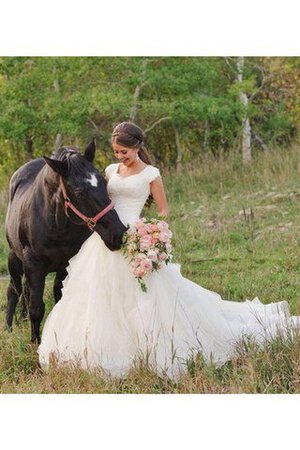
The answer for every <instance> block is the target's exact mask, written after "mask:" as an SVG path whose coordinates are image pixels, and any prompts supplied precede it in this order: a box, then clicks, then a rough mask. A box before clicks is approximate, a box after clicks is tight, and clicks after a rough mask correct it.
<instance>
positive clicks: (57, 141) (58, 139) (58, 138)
mask: <svg viewBox="0 0 300 450" xmlns="http://www.w3.org/2000/svg"><path fill="white" fill-rule="evenodd" d="M61 147H62V135H61V134H60V133H57V135H56V138H55V151H56V150H58V149H59V148H61Z"/></svg>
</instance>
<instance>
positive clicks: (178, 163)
mask: <svg viewBox="0 0 300 450" xmlns="http://www.w3.org/2000/svg"><path fill="white" fill-rule="evenodd" d="M174 133H175V143H176V154H177V158H176V172H180V171H181V169H182V149H181V146H180V140H179V133H178V130H177V128H176V127H175V126H174Z"/></svg>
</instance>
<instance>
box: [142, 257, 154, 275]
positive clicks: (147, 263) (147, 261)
mask: <svg viewBox="0 0 300 450" xmlns="http://www.w3.org/2000/svg"><path fill="white" fill-rule="evenodd" d="M141 268H142V269H144V270H145V271H146V272H149V271H150V270H152V261H151V260H150V259H148V258H146V259H144V260H143V261H142V262H141Z"/></svg>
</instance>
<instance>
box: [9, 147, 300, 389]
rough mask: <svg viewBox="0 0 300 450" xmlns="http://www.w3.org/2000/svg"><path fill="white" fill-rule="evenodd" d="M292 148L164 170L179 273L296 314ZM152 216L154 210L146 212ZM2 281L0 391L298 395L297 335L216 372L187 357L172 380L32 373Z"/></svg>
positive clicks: (28, 349) (145, 372) (299, 154)
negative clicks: (281, 304)
mask: <svg viewBox="0 0 300 450" xmlns="http://www.w3.org/2000/svg"><path fill="white" fill-rule="evenodd" d="M299 173H300V149H299V148H292V149H290V150H288V151H286V150H284V151H283V150H277V151H274V152H272V153H268V154H264V155H259V157H257V159H255V160H254V161H253V163H252V164H251V165H249V166H248V167H241V165H240V163H239V160H238V158H237V157H236V156H235V155H233V156H232V157H231V158H230V159H227V160H225V159H224V160H222V161H214V160H210V159H207V160H203V159H202V160H200V159H199V160H198V161H194V162H193V165H192V166H191V167H188V166H187V165H186V166H184V167H183V168H182V171H181V173H174V172H165V174H164V180H165V186H166V191H167V196H168V200H169V204H170V210H171V216H170V219H169V222H170V226H171V228H172V230H173V232H174V261H175V262H180V263H181V271H182V274H183V275H184V276H185V277H187V278H189V279H191V280H193V281H194V282H196V283H198V284H200V285H202V286H204V287H206V288H208V289H211V290H213V291H216V292H218V293H220V294H221V296H222V297H223V298H224V299H228V300H235V301H241V300H244V299H246V298H248V299H252V298H254V297H256V296H258V297H259V298H260V299H261V301H263V302H264V303H269V302H276V301H279V300H287V301H288V302H289V304H290V308H291V312H292V314H293V315H300V299H299V291H300V289H299V268H300V258H299V256H300V255H299V240H300V239H299V230H300V219H299V199H300V186H299ZM6 201H7V194H6V193H3V194H2V195H1V196H0V218H1V225H0V274H2V275H5V274H6V271H7V269H6V260H7V246H6V241H5V236H4V227H3V223H4V213H5V208H6ZM147 214H148V215H153V214H155V213H154V210H152V211H147ZM52 280H53V277H51V276H49V277H48V279H47V282H46V292H45V301H46V307H47V313H48V312H49V311H50V309H51V308H52V305H53V298H52ZM7 284H8V279H7V278H5V277H4V278H3V277H2V278H1V279H0V314H1V322H0V323H1V329H0V386H1V387H0V390H1V392H6V393H7V392H9V393H12V392H15V393H25V392H26V393H33V392H34V393H39V392H43V393H93V392H97V393H299V392H300V345H299V344H300V342H299V339H298V338H296V339H295V340H291V339H288V340H287V341H285V342H284V341H282V340H276V341H273V342H272V343H270V344H269V345H268V346H266V347H265V348H264V349H263V350H259V349H257V348H255V346H250V347H249V348H248V349H247V352H241V353H240V354H239V356H238V357H237V358H236V359H234V360H232V361H230V362H229V363H227V364H226V365H225V366H223V367H221V368H216V367H214V366H209V365H206V364H205V363H203V361H202V358H201V356H199V357H198V358H196V360H195V361H191V362H189V365H188V371H187V373H186V374H185V375H183V376H182V377H181V378H180V379H179V380H178V381H177V382H174V381H170V380H168V379H167V378H161V377H158V376H157V375H156V374H155V373H153V372H151V371H150V370H149V369H147V367H142V368H140V369H134V368H133V369H132V371H131V372H130V373H129V375H128V376H127V377H126V378H124V379H118V380H117V379H105V378H103V377H102V375H101V373H100V372H98V373H86V372H84V371H81V370H77V369H73V370H70V369H58V368H55V367H53V368H52V369H51V371H50V372H48V373H44V372H42V371H41V370H40V368H39V366H38V361H37V355H36V347H35V346H32V345H31V344H29V324H28V323H27V322H21V323H19V325H18V326H15V328H14V331H13V333H8V332H7V331H5V329H4V315H5V304H6V298H5V297H6V288H7Z"/></svg>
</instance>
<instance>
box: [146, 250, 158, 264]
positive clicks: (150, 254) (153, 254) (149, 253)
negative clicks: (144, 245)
mask: <svg viewBox="0 0 300 450" xmlns="http://www.w3.org/2000/svg"><path fill="white" fill-rule="evenodd" d="M147 257H148V258H149V259H150V260H151V261H157V253H156V251H154V250H148V251H147Z"/></svg>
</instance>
